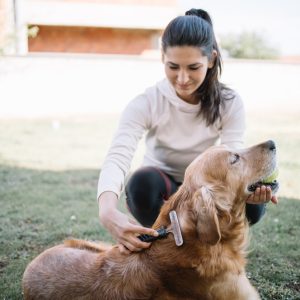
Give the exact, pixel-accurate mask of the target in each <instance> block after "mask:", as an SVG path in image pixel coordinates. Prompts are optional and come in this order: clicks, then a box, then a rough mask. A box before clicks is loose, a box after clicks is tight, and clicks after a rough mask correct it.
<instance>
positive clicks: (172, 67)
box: [169, 66, 178, 70]
mask: <svg viewBox="0 0 300 300" xmlns="http://www.w3.org/2000/svg"><path fill="white" fill-rule="evenodd" d="M169 68H170V69H171V70H177V69H178V67H174V66H169Z"/></svg>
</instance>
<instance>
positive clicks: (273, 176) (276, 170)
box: [262, 168, 279, 183]
mask: <svg viewBox="0 0 300 300" xmlns="http://www.w3.org/2000/svg"><path fill="white" fill-rule="evenodd" d="M278 173H279V171H278V169H277V168H276V169H275V170H274V171H273V173H272V174H271V175H270V176H268V177H267V178H264V179H263V180H262V183H271V182H273V181H274V180H276V179H277V177H278Z"/></svg>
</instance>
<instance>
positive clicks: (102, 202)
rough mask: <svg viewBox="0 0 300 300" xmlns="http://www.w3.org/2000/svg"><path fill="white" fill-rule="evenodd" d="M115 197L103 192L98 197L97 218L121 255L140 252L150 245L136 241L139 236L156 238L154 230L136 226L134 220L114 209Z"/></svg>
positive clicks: (112, 194)
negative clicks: (114, 240) (144, 235)
mask: <svg viewBox="0 0 300 300" xmlns="http://www.w3.org/2000/svg"><path fill="white" fill-rule="evenodd" d="M116 203H117V196H116V194H114V193H112V192H105V193H103V194H101V196H100V197H99V218H100V221H101V223H102V224H103V226H104V227H105V228H107V229H108V231H109V232H110V233H111V235H112V236H113V237H114V238H115V239H116V241H117V242H118V243H119V249H120V251H121V252H122V253H130V252H131V251H133V252H135V251H141V250H142V249H145V248H148V247H149V246H150V245H151V243H145V242H142V241H141V240H140V239H138V237H137V236H138V235H140V234H149V235H154V236H157V235H158V233H157V232H156V230H154V229H151V228H146V227H143V226H140V225H138V224H137V223H136V222H135V221H134V220H132V219H130V218H129V217H128V216H127V215H125V214H123V213H122V212H120V211H119V210H117V208H116Z"/></svg>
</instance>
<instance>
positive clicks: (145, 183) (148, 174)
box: [126, 167, 162, 210]
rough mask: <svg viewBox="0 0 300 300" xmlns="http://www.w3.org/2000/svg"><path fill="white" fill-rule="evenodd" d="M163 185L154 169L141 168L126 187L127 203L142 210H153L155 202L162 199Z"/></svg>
mask: <svg viewBox="0 0 300 300" xmlns="http://www.w3.org/2000/svg"><path fill="white" fill-rule="evenodd" d="M161 185H162V182H161V178H160V177H159V176H158V175H157V171H156V170H155V169H154V168H150V167H145V168H141V169H139V170H137V171H136V172H135V173H133V174H132V176H131V177H130V179H129V181H128V183H127V185H126V196H127V201H132V202H134V205H135V206H138V207H140V208H142V209H143V208H144V209H146V210H148V209H151V208H152V207H153V205H154V204H155V203H154V202H156V201H157V199H159V198H162V196H161V189H162V187H161Z"/></svg>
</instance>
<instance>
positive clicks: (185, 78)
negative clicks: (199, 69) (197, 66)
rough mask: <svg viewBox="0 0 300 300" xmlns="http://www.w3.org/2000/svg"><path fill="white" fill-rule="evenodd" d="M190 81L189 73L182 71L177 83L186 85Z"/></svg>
mask: <svg viewBox="0 0 300 300" xmlns="http://www.w3.org/2000/svg"><path fill="white" fill-rule="evenodd" d="M188 80H189V74H188V72H186V71H184V70H180V71H179V72H178V75H177V82H178V83H179V84H185V83H187V82H188Z"/></svg>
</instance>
